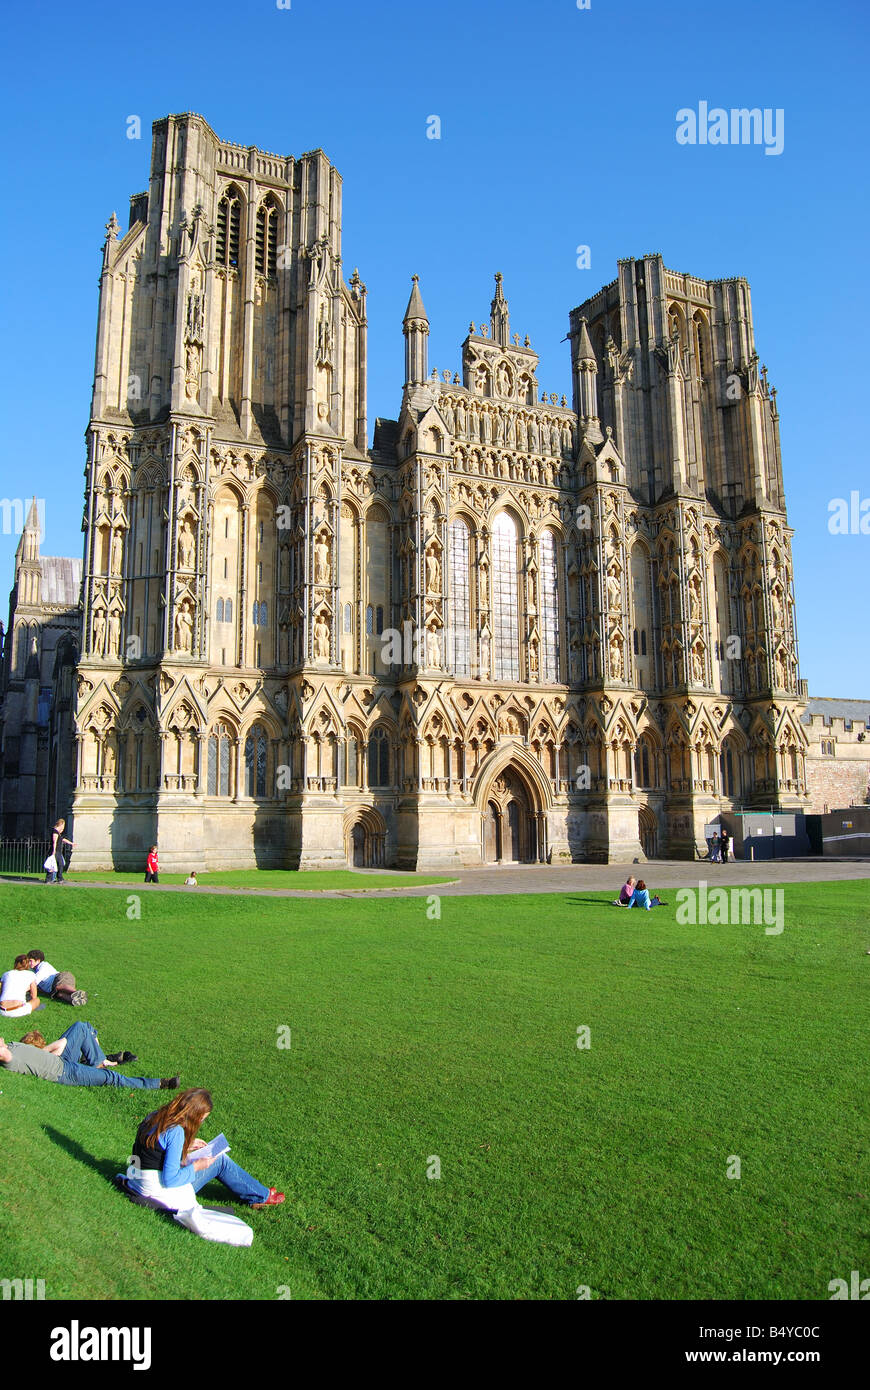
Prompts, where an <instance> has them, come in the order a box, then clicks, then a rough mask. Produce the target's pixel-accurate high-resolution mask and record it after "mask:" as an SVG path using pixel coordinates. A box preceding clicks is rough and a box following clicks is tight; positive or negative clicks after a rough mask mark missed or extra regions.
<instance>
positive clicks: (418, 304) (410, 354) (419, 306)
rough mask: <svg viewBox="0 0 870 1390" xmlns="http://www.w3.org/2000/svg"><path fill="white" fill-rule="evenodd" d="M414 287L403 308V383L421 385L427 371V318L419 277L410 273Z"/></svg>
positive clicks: (423, 382) (424, 380)
mask: <svg viewBox="0 0 870 1390" xmlns="http://www.w3.org/2000/svg"><path fill="white" fill-rule="evenodd" d="M411 279H412V280H413V282H414V287H413V289H412V290H411V298H410V299H409V300H408V307H407V309H406V310H405V318H404V320H403V323H402V331H403V333H404V335H405V385H406V386H423V385H424V384H425V382H426V377H427V376H428V372H429V344H428V338H429V320H428V318H427V317H426V310H425V309H424V307H423V300H422V297H421V295H420V288H419V285H420V277H419V275H412V277H411Z"/></svg>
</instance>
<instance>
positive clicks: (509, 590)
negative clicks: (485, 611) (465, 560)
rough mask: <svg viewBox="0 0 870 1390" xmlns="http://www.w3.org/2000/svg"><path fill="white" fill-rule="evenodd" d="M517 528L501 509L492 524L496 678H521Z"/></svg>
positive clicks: (510, 679) (493, 623)
mask: <svg viewBox="0 0 870 1390" xmlns="http://www.w3.org/2000/svg"><path fill="white" fill-rule="evenodd" d="M517 569H518V567H517V528H516V523H515V522H514V519H513V517H512V516H510V515H509V513H508V512H499V514H498V516H497V517H496V519H495V523H494V525H493V528H492V609H493V622H492V627H493V644H494V648H495V651H494V665H495V678H496V680H502V681H517V680H519V678H520V658H519V645H520V628H519V614H518V607H517V587H518V585H517V578H518V574H517Z"/></svg>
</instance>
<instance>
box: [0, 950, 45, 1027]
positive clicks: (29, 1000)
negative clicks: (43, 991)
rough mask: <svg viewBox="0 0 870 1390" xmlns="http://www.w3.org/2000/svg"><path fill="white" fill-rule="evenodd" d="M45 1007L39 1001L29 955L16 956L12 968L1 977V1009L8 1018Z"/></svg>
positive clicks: (22, 1015)
mask: <svg viewBox="0 0 870 1390" xmlns="http://www.w3.org/2000/svg"><path fill="white" fill-rule="evenodd" d="M44 1008H45V1005H44V1004H39V1003H37V999H36V976H35V975H34V973H33V971H32V970H31V969H30V958H29V956H16V957H15V964H14V965H13V967H12V969H11V970H7V971H6V972H5V974H4V975H3V976H2V977H0V1010H2V1012H3V1013H4V1014H5V1015H6V1017H7V1018H23V1017H24V1015H25V1014H32V1013H35V1012H36V1011H37V1009H44Z"/></svg>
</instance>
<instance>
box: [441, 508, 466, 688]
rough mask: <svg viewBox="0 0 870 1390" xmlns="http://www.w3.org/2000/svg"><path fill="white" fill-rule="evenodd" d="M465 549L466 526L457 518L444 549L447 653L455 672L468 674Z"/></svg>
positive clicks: (462, 674) (453, 522)
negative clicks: (447, 588) (447, 596)
mask: <svg viewBox="0 0 870 1390" xmlns="http://www.w3.org/2000/svg"><path fill="white" fill-rule="evenodd" d="M468 551H469V546H468V527H467V526H466V524H465V522H464V521H462V520H461V519H459V518H457V520H456V521H451V523H450V531H449V534H448V552H447V553H448V560H449V564H450V640H451V645H452V648H453V650H452V652H451V653H450V656H451V657H452V663H453V669H454V671H455V672H456V674H457V675H458V676H468V675H470V674H471V652H470V632H471V598H470V593H469V587H468ZM448 659H449V658H448Z"/></svg>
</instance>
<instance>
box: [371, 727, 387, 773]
mask: <svg viewBox="0 0 870 1390" xmlns="http://www.w3.org/2000/svg"><path fill="white" fill-rule="evenodd" d="M368 781H369V786H370V787H389V786H390V785H391V782H390V740H389V738H388V736H387V731H386V729H383V728H381V727H378V728H376V729H372V732H371V734H370V735H369V744H368Z"/></svg>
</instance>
